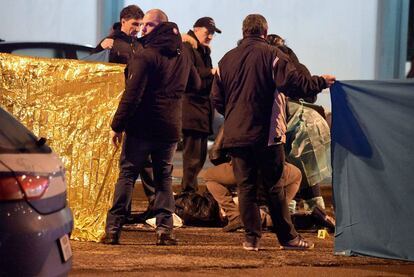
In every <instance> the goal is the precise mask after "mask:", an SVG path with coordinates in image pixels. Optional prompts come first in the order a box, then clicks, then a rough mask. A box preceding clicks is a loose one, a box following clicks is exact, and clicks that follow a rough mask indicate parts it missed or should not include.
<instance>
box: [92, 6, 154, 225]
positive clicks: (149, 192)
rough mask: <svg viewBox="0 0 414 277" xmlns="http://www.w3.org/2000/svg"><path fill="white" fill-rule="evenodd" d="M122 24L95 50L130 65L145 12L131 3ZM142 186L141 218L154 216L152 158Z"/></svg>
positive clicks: (115, 60) (123, 11) (143, 177)
mask: <svg viewBox="0 0 414 277" xmlns="http://www.w3.org/2000/svg"><path fill="white" fill-rule="evenodd" d="M119 17H120V22H119V23H120V26H118V27H117V26H116V24H114V26H113V30H112V32H111V34H110V35H109V36H108V37H107V38H105V39H103V40H102V41H101V42H100V43H99V44H98V46H97V47H96V48H95V49H94V52H100V51H103V50H104V49H109V50H110V52H109V62H111V63H121V64H125V65H128V62H129V61H130V60H131V59H132V58H133V56H134V55H135V54H136V53H137V52H138V51H140V50H142V45H141V43H139V42H138V38H137V34H138V32H139V31H140V29H141V26H140V25H141V21H142V18H143V17H144V12H143V11H142V10H141V9H140V8H139V7H138V6H136V5H129V6H127V7H125V8H123V9H122V11H121V13H120V15H119ZM127 77H128V67H126V68H125V79H127ZM140 176H141V181H142V186H143V188H144V192H145V195H146V196H147V199H148V209H147V211H145V212H144V213H143V214H141V216H140V217H141V220H145V219H146V218H149V217H152V215H153V213H152V207H153V205H154V199H155V188H154V187H155V186H154V180H153V179H154V178H153V172H152V164H151V158H150V157H148V158H147V161H146V162H145V167H144V168H143V169H142V171H141V172H140ZM130 214H131V203H129V204H128V219H127V221H128V222H136V220H135V219H134V218H133V217H131V216H130Z"/></svg>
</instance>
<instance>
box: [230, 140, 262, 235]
mask: <svg viewBox="0 0 414 277" xmlns="http://www.w3.org/2000/svg"><path fill="white" fill-rule="evenodd" d="M230 155H231V159H232V164H233V172H234V176H235V177H236V181H237V190H238V197H239V209H240V216H241V221H242V223H243V225H244V230H245V235H246V240H247V241H248V242H251V243H255V242H256V241H257V240H258V239H259V238H260V237H261V235H262V229H261V220H260V211H259V207H258V205H257V192H256V180H257V166H256V163H255V161H254V153H253V151H252V149H251V148H248V147H242V148H233V149H231V153H230Z"/></svg>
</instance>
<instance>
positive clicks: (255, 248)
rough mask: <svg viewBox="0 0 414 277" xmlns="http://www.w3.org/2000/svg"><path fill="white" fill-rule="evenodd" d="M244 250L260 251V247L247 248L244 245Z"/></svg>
mask: <svg viewBox="0 0 414 277" xmlns="http://www.w3.org/2000/svg"><path fill="white" fill-rule="evenodd" d="M243 249H244V250H247V251H259V247H253V246H245V245H244V243H243Z"/></svg>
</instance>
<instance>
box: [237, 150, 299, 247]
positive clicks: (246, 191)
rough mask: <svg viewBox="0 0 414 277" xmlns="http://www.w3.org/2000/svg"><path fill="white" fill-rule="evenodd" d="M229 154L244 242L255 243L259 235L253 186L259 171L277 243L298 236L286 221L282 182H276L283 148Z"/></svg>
mask: <svg viewBox="0 0 414 277" xmlns="http://www.w3.org/2000/svg"><path fill="white" fill-rule="evenodd" d="M230 155H231V157H232V162H233V171H234V175H235V177H236V181H237V189H238V195H239V208H240V215H241V220H242V222H243V225H244V228H245V232H246V240H247V241H249V242H256V241H257V240H258V239H259V238H260V237H261V235H262V234H261V233H262V230H261V221H260V212H259V207H258V205H257V186H256V184H257V182H256V180H257V176H258V171H259V170H260V172H261V174H262V177H263V185H264V188H265V191H266V193H267V195H266V197H267V202H268V207H269V211H270V216H271V218H272V221H273V224H274V225H275V228H274V231H275V233H276V235H277V238H278V240H279V242H280V243H286V242H287V241H290V240H292V239H294V238H296V237H297V236H298V233H297V232H296V230H295V228H294V227H293V224H292V221H291V218H290V214H289V208H288V203H287V199H286V193H285V190H284V186H283V182H278V180H279V179H280V177H281V176H282V172H283V162H284V160H285V154H284V149H283V145H282V144H280V145H274V146H249V147H238V148H232V149H231V151H230Z"/></svg>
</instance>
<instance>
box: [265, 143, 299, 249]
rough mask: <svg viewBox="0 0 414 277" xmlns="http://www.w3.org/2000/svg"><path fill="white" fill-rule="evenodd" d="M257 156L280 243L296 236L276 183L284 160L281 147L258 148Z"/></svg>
mask: <svg viewBox="0 0 414 277" xmlns="http://www.w3.org/2000/svg"><path fill="white" fill-rule="evenodd" d="M258 152H259V153H258V154H259V155H257V158H258V162H259V164H260V169H261V172H262V175H263V185H264V186H265V188H266V189H267V191H268V206H269V211H270V216H271V217H272V222H273V225H274V229H275V230H274V231H275V232H276V235H277V237H278V240H279V242H280V243H285V242H287V241H290V240H292V239H294V238H296V237H297V236H298V234H297V232H296V230H295V228H294V226H293V224H292V221H291V217H290V213H289V208H288V203H287V199H286V192H285V189H284V185H283V184H282V183H281V182H278V181H279V179H280V177H281V176H282V172H283V163H284V160H285V155H284V149H283V145H275V146H270V147H263V148H260V150H259V151H258Z"/></svg>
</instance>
